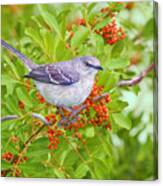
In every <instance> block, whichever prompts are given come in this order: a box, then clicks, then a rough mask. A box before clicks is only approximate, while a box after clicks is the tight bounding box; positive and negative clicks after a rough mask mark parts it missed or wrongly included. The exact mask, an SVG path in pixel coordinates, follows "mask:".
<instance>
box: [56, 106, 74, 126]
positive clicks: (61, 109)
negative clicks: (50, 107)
mask: <svg viewBox="0 0 163 186" xmlns="http://www.w3.org/2000/svg"><path fill="white" fill-rule="evenodd" d="M57 109H58V111H59V114H60V115H61V120H60V121H59V122H58V126H62V125H64V124H65V123H66V122H68V119H69V115H71V112H72V110H71V108H69V107H66V106H65V105H60V106H58V107H57ZM64 111H66V112H67V113H65V112H64Z"/></svg>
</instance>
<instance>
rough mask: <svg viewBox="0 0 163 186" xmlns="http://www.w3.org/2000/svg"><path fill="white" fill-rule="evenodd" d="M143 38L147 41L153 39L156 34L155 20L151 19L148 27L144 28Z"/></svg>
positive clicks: (147, 24)
mask: <svg viewBox="0 0 163 186" xmlns="http://www.w3.org/2000/svg"><path fill="white" fill-rule="evenodd" d="M142 34H143V37H144V38H145V39H149V38H152V37H153V34H154V20H153V18H152V19H150V20H149V21H148V22H147V23H146V25H145V26H144V29H143V31H142Z"/></svg>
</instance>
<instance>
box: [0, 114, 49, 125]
mask: <svg viewBox="0 0 163 186" xmlns="http://www.w3.org/2000/svg"><path fill="white" fill-rule="evenodd" d="M32 117H33V118H37V119H39V120H41V121H42V122H43V124H44V125H50V123H49V122H48V121H47V120H46V119H45V117H44V116H42V115H41V114H37V113H32ZM19 118H20V117H19V116H18V115H8V116H4V117H2V118H1V122H3V121H8V120H13V119H19Z"/></svg>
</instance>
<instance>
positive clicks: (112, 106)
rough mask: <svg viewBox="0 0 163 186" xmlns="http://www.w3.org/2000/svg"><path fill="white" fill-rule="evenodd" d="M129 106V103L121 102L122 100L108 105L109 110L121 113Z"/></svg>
mask: <svg viewBox="0 0 163 186" xmlns="http://www.w3.org/2000/svg"><path fill="white" fill-rule="evenodd" d="M127 106H128V103H127V102H125V101H121V100H113V101H111V102H110V103H109V104H108V108H109V110H111V111H112V112H120V111H121V110H123V109H124V108H125V107H127Z"/></svg>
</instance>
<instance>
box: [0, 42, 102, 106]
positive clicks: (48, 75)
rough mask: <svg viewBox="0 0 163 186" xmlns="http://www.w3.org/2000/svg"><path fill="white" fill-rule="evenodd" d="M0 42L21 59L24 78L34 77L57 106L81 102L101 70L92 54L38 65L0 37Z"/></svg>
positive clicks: (45, 96) (44, 95)
mask: <svg viewBox="0 0 163 186" xmlns="http://www.w3.org/2000/svg"><path fill="white" fill-rule="evenodd" d="M1 45H2V46H3V47H5V48H7V49H8V50H10V51H11V52H13V53H14V54H15V55H16V56H17V57H19V58H20V59H21V60H22V61H23V62H24V65H25V66H26V67H27V68H28V70H29V73H28V74H27V75H25V77H26V78H31V79H33V80H34V81H35V84H36V87H37V89H38V90H39V91H40V94H41V95H42V96H43V97H44V98H45V100H46V101H47V102H48V103H50V104H53V105H56V106H58V107H69V108H71V107H72V106H75V105H80V104H81V103H83V102H84V101H85V99H86V98H87V97H88V96H89V94H90V92H91V89H92V86H93V84H94V79H95V75H96V73H97V72H98V70H102V67H101V66H100V62H99V60H98V59H97V58H95V57H92V56H84V57H78V58H75V59H72V60H69V61H63V62H58V63H50V64H45V65H37V64H35V63H33V62H32V61H31V60H30V59H28V58H27V57H25V56H24V55H23V54H22V53H20V52H19V51H17V50H16V49H15V48H13V47H12V46H10V45H9V44H8V43H6V42H5V41H3V40H1Z"/></svg>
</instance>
